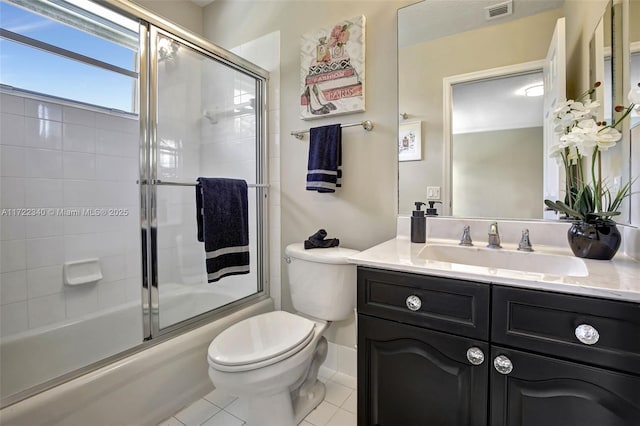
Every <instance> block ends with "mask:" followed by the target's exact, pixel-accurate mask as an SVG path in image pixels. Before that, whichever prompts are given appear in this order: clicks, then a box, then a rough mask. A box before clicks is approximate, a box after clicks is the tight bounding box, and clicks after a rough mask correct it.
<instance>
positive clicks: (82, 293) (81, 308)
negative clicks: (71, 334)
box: [64, 284, 99, 318]
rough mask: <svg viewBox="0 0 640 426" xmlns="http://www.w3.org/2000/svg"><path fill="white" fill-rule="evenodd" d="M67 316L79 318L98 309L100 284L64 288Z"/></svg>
mask: <svg viewBox="0 0 640 426" xmlns="http://www.w3.org/2000/svg"><path fill="white" fill-rule="evenodd" d="M64 298H65V300H66V303H67V318H78V317H80V316H83V315H87V314H90V313H93V312H96V311H97V310H98V306H99V305H98V285H97V284H85V285H79V286H67V287H65V289H64Z"/></svg>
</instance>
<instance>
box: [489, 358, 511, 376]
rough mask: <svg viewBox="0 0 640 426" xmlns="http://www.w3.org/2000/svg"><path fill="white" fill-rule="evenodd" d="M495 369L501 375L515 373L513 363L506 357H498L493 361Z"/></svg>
mask: <svg viewBox="0 0 640 426" xmlns="http://www.w3.org/2000/svg"><path fill="white" fill-rule="evenodd" d="M493 367H494V368H495V369H496V371H497V372H498V373H500V374H509V373H511V372H512V371H513V363H512V362H511V360H510V359H509V358H507V357H506V356H504V355H498V356H497V357H496V358H495V359H494V360H493Z"/></svg>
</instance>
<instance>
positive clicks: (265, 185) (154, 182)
mask: <svg viewBox="0 0 640 426" xmlns="http://www.w3.org/2000/svg"><path fill="white" fill-rule="evenodd" d="M143 183H144V181H143ZM151 185H167V186H198V185H199V184H198V183H196V182H167V181H165V180H160V179H152V180H151ZM247 186H248V187H249V188H268V187H269V184H268V183H248V184H247Z"/></svg>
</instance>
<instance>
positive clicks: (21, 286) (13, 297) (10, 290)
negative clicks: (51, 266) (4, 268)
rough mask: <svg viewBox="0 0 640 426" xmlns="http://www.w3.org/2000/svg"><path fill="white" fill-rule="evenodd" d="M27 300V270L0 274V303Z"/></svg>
mask: <svg viewBox="0 0 640 426" xmlns="http://www.w3.org/2000/svg"><path fill="white" fill-rule="evenodd" d="M24 300H27V271H25V270H22V271H14V272H5V273H3V274H0V304H2V305H6V304H7V303H15V302H22V301H24Z"/></svg>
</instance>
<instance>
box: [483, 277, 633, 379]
mask: <svg viewBox="0 0 640 426" xmlns="http://www.w3.org/2000/svg"><path fill="white" fill-rule="evenodd" d="M492 306H493V313H492V315H493V319H492V329H491V333H492V334H491V336H492V338H491V341H492V342H495V343H499V344H503V345H509V346H512V347H517V348H522V349H528V350H531V351H535V352H539V353H544V354H549V355H555V356H559V357H563V358H566V359H572V360H576V361H581V362H586V363H590V364H594V365H600V366H603V367H608V368H613V369H616V370H622V371H627V372H631V373H635V374H640V304H639V303H632V302H623V301H614V300H606V299H596V298H591V297H583V296H571V295H566V294H559V293H551V292H542V291H537V290H525V289H516V288H509V287H501V286H494V288H493V305H492ZM581 325H584V326H591V327H592V328H593V329H595V330H596V331H597V333H598V339H597V341H596V342H595V343H592V344H586V343H583V342H581V341H580V340H578V337H576V329H577V328H578V327H579V326H581ZM592 342H593V340H592Z"/></svg>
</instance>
